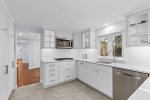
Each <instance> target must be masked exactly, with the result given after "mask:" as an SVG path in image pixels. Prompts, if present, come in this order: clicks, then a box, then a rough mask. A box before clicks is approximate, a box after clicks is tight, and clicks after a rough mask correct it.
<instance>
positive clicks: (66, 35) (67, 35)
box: [56, 31, 73, 39]
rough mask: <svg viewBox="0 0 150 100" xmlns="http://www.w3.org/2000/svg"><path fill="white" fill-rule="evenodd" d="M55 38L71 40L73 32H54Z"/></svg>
mask: <svg viewBox="0 0 150 100" xmlns="http://www.w3.org/2000/svg"><path fill="white" fill-rule="evenodd" d="M56 37H57V38H64V39H73V32H66V31H56Z"/></svg>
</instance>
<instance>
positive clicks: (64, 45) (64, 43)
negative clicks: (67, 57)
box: [56, 38, 73, 49]
mask: <svg viewBox="0 0 150 100" xmlns="http://www.w3.org/2000/svg"><path fill="white" fill-rule="evenodd" d="M56 48H58V49H72V48H73V40H72V39H65V38H56Z"/></svg>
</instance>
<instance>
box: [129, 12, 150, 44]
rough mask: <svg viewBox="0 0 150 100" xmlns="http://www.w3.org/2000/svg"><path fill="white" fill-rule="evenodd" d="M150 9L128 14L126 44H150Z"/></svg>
mask: <svg viewBox="0 0 150 100" xmlns="http://www.w3.org/2000/svg"><path fill="white" fill-rule="evenodd" d="M149 20H150V9H148V10H144V11H140V12H135V13H131V14H128V15H127V16H126V46H146V45H150V21H149Z"/></svg>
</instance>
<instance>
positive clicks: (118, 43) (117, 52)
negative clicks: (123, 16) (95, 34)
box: [100, 32, 122, 57]
mask: <svg viewBox="0 0 150 100" xmlns="http://www.w3.org/2000/svg"><path fill="white" fill-rule="evenodd" d="M100 56H110V57H112V56H115V57H122V32H118V33H114V34H112V35H106V36H102V37H100Z"/></svg>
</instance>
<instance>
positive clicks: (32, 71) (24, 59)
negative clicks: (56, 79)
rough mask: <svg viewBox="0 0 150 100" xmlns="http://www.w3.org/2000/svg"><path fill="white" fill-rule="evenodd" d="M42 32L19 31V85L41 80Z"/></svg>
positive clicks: (17, 53) (17, 52)
mask: <svg viewBox="0 0 150 100" xmlns="http://www.w3.org/2000/svg"><path fill="white" fill-rule="evenodd" d="M40 41H41V38H40V34H39V33H27V32H24V33H17V47H16V48H17V50H16V55H17V87H21V86H25V85H29V84H34V83H38V82H40Z"/></svg>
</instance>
